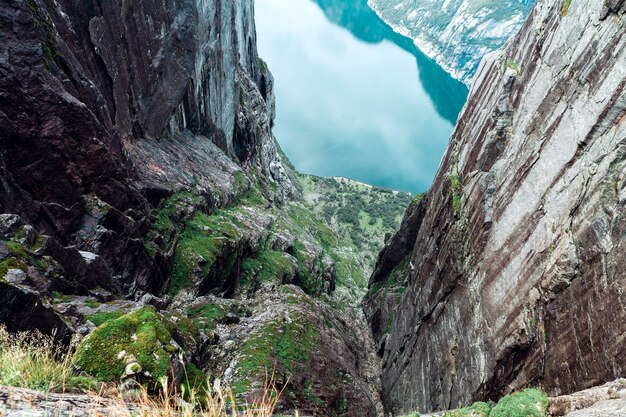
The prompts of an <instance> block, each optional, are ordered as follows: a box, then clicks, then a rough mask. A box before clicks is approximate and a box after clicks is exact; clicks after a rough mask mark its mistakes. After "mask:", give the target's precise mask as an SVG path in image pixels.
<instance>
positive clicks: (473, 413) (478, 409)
mask: <svg viewBox="0 0 626 417" xmlns="http://www.w3.org/2000/svg"><path fill="white" fill-rule="evenodd" d="M490 412H491V405H490V404H487V403H484V402H477V403H474V404H472V405H471V406H469V407H465V408H461V409H460V410H454V411H450V412H448V413H445V414H444V415H443V417H489V413H490Z"/></svg>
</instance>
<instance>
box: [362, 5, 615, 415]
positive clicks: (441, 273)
mask: <svg viewBox="0 0 626 417" xmlns="http://www.w3.org/2000/svg"><path fill="white" fill-rule="evenodd" d="M625 91H626V3H624V1H623V0H616V1H613V0H611V1H592V0H573V1H572V2H571V5H570V2H569V1H567V2H563V1H561V0H543V1H540V2H538V3H537V4H536V6H535V7H534V8H533V10H532V12H531V13H530V15H529V17H528V20H527V21H526V23H525V24H524V26H523V28H522V29H521V31H520V33H519V34H518V35H517V36H516V37H515V38H513V39H512V40H511V41H510V42H509V43H508V44H507V45H506V47H505V48H504V49H503V50H502V51H501V52H497V53H494V54H491V55H489V56H488V57H487V58H486V59H485V60H484V61H483V63H482V65H481V67H480V69H479V71H478V74H477V78H476V80H475V82H474V85H473V87H472V91H471V92H470V97H469V100H468V102H467V104H466V106H465V108H464V111H463V112H462V114H461V116H460V119H459V122H458V124H457V127H456V130H455V132H454V133H453V136H452V138H451V142H450V145H449V147H448V150H447V152H446V154H445V156H444V159H443V161H442V164H441V166H440V169H439V172H438V174H437V176H436V178H435V181H434V184H433V186H432V188H431V190H430V191H429V192H428V193H427V194H426V195H425V196H424V198H423V199H422V200H421V202H420V205H421V207H422V208H423V209H422V210H421V211H420V210H417V211H416V214H415V215H417V216H418V217H419V218H417V219H416V218H415V216H414V215H409V216H407V218H406V219H405V222H404V224H403V225H402V226H401V227H400V231H399V233H398V234H397V235H396V236H395V237H393V238H392V239H390V240H389V241H388V242H387V245H386V247H385V249H384V250H383V252H382V253H381V255H380V258H379V264H378V267H377V268H376V271H375V272H374V274H373V276H372V278H371V281H370V287H371V288H375V286H377V285H378V286H380V285H381V284H382V285H384V283H385V282H386V281H387V280H388V279H389V277H390V276H391V275H392V274H391V273H390V271H393V270H394V268H396V267H397V266H398V262H400V260H402V259H404V258H405V256H406V257H408V260H409V264H408V265H409V272H408V273H407V274H406V280H407V281H408V284H407V285H408V287H407V289H406V292H405V294H404V296H403V297H402V299H401V301H400V303H399V306H398V307H397V310H396V312H395V320H394V321H393V325H392V326H391V332H390V335H389V336H388V339H387V340H386V344H385V349H384V363H383V367H384V369H383V376H382V380H383V400H384V402H385V406H386V408H387V409H388V410H389V411H391V412H393V413H398V412H400V411H407V410H414V409H420V410H422V411H428V410H433V409H450V408H454V407H457V406H460V405H463V404H467V403H469V402H470V401H472V400H477V399H485V398H496V397H498V396H500V395H501V394H503V393H506V392H508V391H510V390H512V389H516V388H519V387H522V386H525V385H528V384H533V385H535V384H539V385H541V386H542V387H543V388H544V389H545V390H546V391H547V392H548V393H549V394H550V395H558V394H562V393H568V392H573V391H575V390H578V389H583V388H587V387H589V386H593V385H597V384H598V383H603V382H606V381H608V380H612V379H614V378H615V377H618V376H621V375H622V374H623V373H624V369H625V368H626V360H625V358H626V356H625V353H626V352H625V351H624V343H623V334H624V332H625V331H626V328H625V324H624V323H626V308H625V305H624V299H623V289H624V287H625V286H626V281H625V277H624V274H623V269H624V260H625V257H624V250H625V249H626V239H625V236H626V235H625V231H626V208H625V203H626V182H625V180H624V179H625V178H626V176H625V170H626V94H625ZM407 236H408V237H411V238H412V237H413V236H416V237H415V240H414V243H413V244H411V245H409V246H410V248H408V247H407V245H406V244H405V243H406V242H405V240H406V237H407ZM373 298H375V297H372V295H371V294H370V297H369V299H368V300H369V301H372V299H373ZM374 302H375V299H374ZM378 303H379V304H380V303H381V301H378ZM375 307H376V306H374V307H372V306H370V311H374V312H376V311H378V312H381V311H384V310H385V308H386V307H385V306H384V305H381V307H380V308H379V309H376V308H375ZM379 316H380V314H379ZM375 319H376V316H375V315H372V314H370V321H371V324H372V326H373V327H376V326H378V328H380V323H376V320H375Z"/></svg>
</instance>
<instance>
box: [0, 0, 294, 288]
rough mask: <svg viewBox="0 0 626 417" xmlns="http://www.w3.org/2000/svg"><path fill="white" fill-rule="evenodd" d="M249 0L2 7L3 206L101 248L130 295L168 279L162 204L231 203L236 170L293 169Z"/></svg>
mask: <svg viewBox="0 0 626 417" xmlns="http://www.w3.org/2000/svg"><path fill="white" fill-rule="evenodd" d="M253 18H254V16H253V3H252V1H250V0H244V1H241V0H220V1H211V2H201V1H194V0H185V1H182V2H180V1H176V2H174V1H142V2H126V1H121V0H120V1H113V2H110V1H97V0H93V1H87V2H78V1H74V0H61V1H50V0H10V1H4V2H2V4H1V5H0V74H1V77H0V91H1V92H2V93H1V94H0V125H1V127H2V128H1V129H0V149H1V152H0V170H1V174H0V177H1V178H2V181H1V183H0V211H2V212H4V213H18V214H20V216H22V217H23V219H24V220H25V221H27V222H28V223H31V224H33V225H34V226H35V228H36V229H37V230H38V231H39V232H43V233H45V234H47V235H51V236H52V237H54V238H55V239H57V240H58V241H59V242H60V243H61V244H63V245H70V244H75V245H77V246H78V247H79V248H80V249H81V250H83V251H89V252H94V253H96V254H98V255H100V256H102V257H103V258H104V259H105V261H106V262H107V264H108V266H109V267H110V268H111V270H112V273H113V275H115V276H117V277H118V279H119V281H120V282H122V284H123V286H124V287H125V290H126V291H127V292H134V291H136V290H138V289H139V290H151V291H154V292H159V291H162V290H163V289H164V285H165V283H166V276H167V274H168V270H170V269H171V259H169V257H168V255H167V254H158V255H157V256H156V257H151V256H149V255H148V254H147V253H146V250H145V247H144V246H145V245H144V236H145V235H146V233H147V231H148V228H149V226H150V223H151V220H150V204H156V203H157V202H158V201H159V200H160V199H161V198H163V197H165V196H167V195H169V194H171V193H172V192H174V191H178V190H180V189H183V188H186V189H195V190H196V191H198V192H200V193H203V194H205V195H207V198H208V200H210V204H209V205H210V206H213V207H215V206H219V205H222V204H224V203H228V202H229V201H232V200H233V199H234V197H235V191H233V190H234V189H235V187H233V186H232V182H233V178H234V176H233V174H234V173H235V172H236V171H240V170H241V167H243V168H245V169H247V170H255V172H257V171H258V172H260V173H261V174H262V175H261V177H262V179H263V181H265V182H266V183H267V184H268V185H269V184H270V183H273V184H274V185H275V187H274V186H273V187H272V190H275V192H274V191H273V193H274V194H275V195H276V197H277V198H282V197H284V196H285V195H286V194H288V193H289V192H290V190H291V185H290V181H289V178H288V177H287V175H286V173H285V170H284V169H283V167H282V164H281V160H280V157H279V156H278V154H277V151H276V146H275V143H274V141H273V138H272V136H271V131H270V126H271V120H272V118H273V108H274V104H273V95H272V78H271V75H270V73H269V72H268V71H267V68H266V67H265V66H264V65H263V64H262V62H261V61H260V60H259V59H258V56H257V52H256V39H255V29H254V22H253Z"/></svg>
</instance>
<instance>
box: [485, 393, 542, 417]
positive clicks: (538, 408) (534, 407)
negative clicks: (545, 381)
mask: <svg viewBox="0 0 626 417" xmlns="http://www.w3.org/2000/svg"><path fill="white" fill-rule="evenodd" d="M547 409H548V397H547V395H546V394H545V393H544V392H542V391H541V390H538V389H536V388H526V389H525V390H523V391H519V392H514V393H513V394H510V395H507V396H505V397H503V398H502V399H501V400H500V401H498V404H497V405H496V406H495V407H493V409H492V410H491V413H489V417H545V415H546V411H547Z"/></svg>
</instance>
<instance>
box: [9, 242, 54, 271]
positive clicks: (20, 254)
mask: <svg viewBox="0 0 626 417" xmlns="http://www.w3.org/2000/svg"><path fill="white" fill-rule="evenodd" d="M4 244H5V245H6V246H7V248H8V249H9V251H10V252H11V254H12V255H13V256H14V257H15V258H17V259H16V261H13V262H15V263H16V264H20V265H34V266H36V267H37V268H39V269H40V270H42V271H45V270H46V269H47V268H48V263H47V262H46V261H45V260H44V259H43V258H41V257H38V256H35V255H32V254H30V253H29V252H28V251H27V250H26V248H24V246H23V245H22V244H21V243H18V242H14V241H12V240H7V241H5V242H4ZM16 268H17V269H23V268H20V267H16ZM26 268H28V267H27V266H26ZM24 270H26V269H24Z"/></svg>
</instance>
